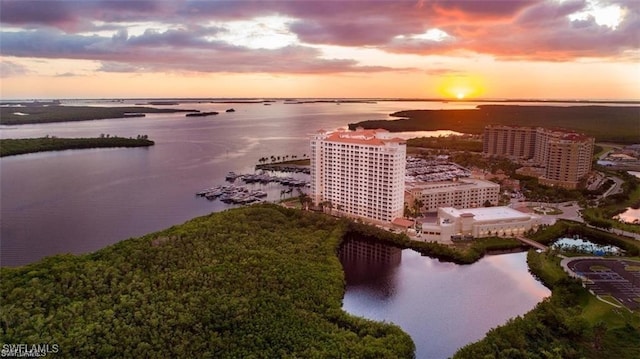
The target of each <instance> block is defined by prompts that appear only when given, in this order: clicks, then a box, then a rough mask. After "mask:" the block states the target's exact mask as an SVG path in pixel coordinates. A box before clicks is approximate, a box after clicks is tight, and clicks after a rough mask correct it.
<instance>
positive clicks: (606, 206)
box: [582, 171, 640, 233]
mask: <svg viewBox="0 0 640 359" xmlns="http://www.w3.org/2000/svg"><path fill="white" fill-rule="evenodd" d="M615 175H616V176H618V177H620V178H622V179H623V180H624V183H623V184H622V193H618V194H614V195H611V196H608V197H606V198H605V199H603V200H602V201H600V203H599V204H598V206H597V207H596V206H593V207H589V208H585V209H584V210H583V211H582V216H583V218H584V220H585V222H587V223H589V224H591V225H593V226H595V227H599V228H605V229H606V228H611V227H615V228H619V229H622V230H625V231H629V232H635V233H640V225H638V224H629V223H622V222H620V221H617V220H615V219H613V217H614V216H616V215H617V214H619V213H621V212H624V211H625V210H626V209H627V208H628V207H631V208H640V180H638V178H636V177H635V176H632V175H630V174H628V173H627V172H625V171H618V172H616V174H615Z"/></svg>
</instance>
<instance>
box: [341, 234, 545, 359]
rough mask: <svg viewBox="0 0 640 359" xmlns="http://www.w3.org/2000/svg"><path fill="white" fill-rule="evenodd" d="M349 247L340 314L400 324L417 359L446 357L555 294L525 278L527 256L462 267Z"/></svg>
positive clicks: (385, 249)
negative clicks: (346, 313)
mask: <svg viewBox="0 0 640 359" xmlns="http://www.w3.org/2000/svg"><path fill="white" fill-rule="evenodd" d="M345 247H347V248H346V249H345V248H344V247H343V249H342V252H341V255H340V258H341V262H342V264H343V267H344V269H345V276H346V281H347V287H346V293H345V297H344V301H343V309H345V310H346V311H347V312H349V313H351V314H355V315H358V316H363V317H365V318H369V319H374V320H378V321H387V322H392V323H395V324H397V325H399V326H400V327H401V328H402V329H403V330H404V331H406V332H407V333H409V335H411V337H412V338H413V340H414V342H415V344H416V358H425V359H426V358H429V359H442V358H448V357H450V356H452V355H453V354H454V353H455V352H456V350H457V349H459V348H460V347H462V346H464V345H466V344H469V343H471V342H474V341H477V340H480V339H482V338H483V337H484V336H485V334H486V332H487V331H488V330H489V329H491V328H494V327H496V326H499V325H502V324H505V323H506V322H507V321H508V320H509V319H510V318H513V317H515V316H518V315H523V314H524V313H526V312H528V311H529V310H531V309H532V308H533V307H534V306H535V305H536V304H537V303H538V302H539V301H541V300H542V299H543V298H545V297H547V296H549V295H550V291H549V290H548V289H547V288H546V287H544V286H543V285H542V284H541V283H540V282H538V281H537V280H536V279H535V278H533V277H532V276H531V274H530V273H529V272H528V268H527V264H526V253H525V252H521V253H512V254H501V255H489V256H486V257H484V258H482V259H481V260H480V261H478V262H476V263H474V264H471V265H464V266H461V265H456V264H452V263H445V262H440V261H438V260H437V259H432V258H429V257H423V256H421V255H420V254H419V253H417V252H415V251H413V250H410V249H405V250H400V249H397V248H393V247H389V246H385V245H380V244H368V243H366V242H364V243H363V242H355V243H354V242H351V243H347V244H345Z"/></svg>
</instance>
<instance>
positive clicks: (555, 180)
mask: <svg viewBox="0 0 640 359" xmlns="http://www.w3.org/2000/svg"><path fill="white" fill-rule="evenodd" d="M593 146H594V139H593V138H592V137H587V136H585V135H582V134H579V133H575V132H571V131H562V130H549V129H545V128H541V127H521V126H502V125H490V126H486V127H485V129H484V142H483V152H484V154H486V155H495V156H504V157H508V158H511V159H517V160H529V161H530V164H533V165H535V166H538V167H540V168H541V175H540V176H539V179H540V183H542V184H545V185H548V186H558V187H564V188H569V189H573V188H577V187H578V183H579V182H580V180H581V179H582V178H583V177H584V176H586V175H587V174H588V173H589V172H590V171H591V162H592V155H593Z"/></svg>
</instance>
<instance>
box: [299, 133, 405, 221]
mask: <svg viewBox="0 0 640 359" xmlns="http://www.w3.org/2000/svg"><path fill="white" fill-rule="evenodd" d="M406 153H407V145H406V142H405V141H404V140H402V139H400V138H396V137H394V136H393V135H392V134H391V133H389V132H388V131H386V130H364V129H362V128H358V129H356V130H355V131H346V130H338V131H334V132H325V131H320V132H318V133H317V134H315V135H314V136H313V137H312V139H311V198H312V200H313V201H314V203H315V204H316V205H317V204H320V203H330V206H331V208H332V210H335V211H338V212H339V213H341V214H342V215H346V216H350V217H360V218H366V219H369V220H373V221H379V222H391V221H393V219H394V218H398V217H402V215H403V211H404V181H405V171H406V170H405V166H406Z"/></svg>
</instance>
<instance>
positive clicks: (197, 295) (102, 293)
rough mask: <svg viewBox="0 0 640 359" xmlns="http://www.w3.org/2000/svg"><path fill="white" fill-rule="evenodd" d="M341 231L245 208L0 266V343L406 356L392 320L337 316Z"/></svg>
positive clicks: (269, 208)
mask: <svg viewBox="0 0 640 359" xmlns="http://www.w3.org/2000/svg"><path fill="white" fill-rule="evenodd" d="M345 230H346V226H345V224H344V222H343V221H336V220H335V219H333V218H331V217H329V216H325V215H321V214H316V213H310V212H304V211H299V210H292V209H285V208H282V207H279V206H275V205H256V206H251V207H245V208H237V209H232V210H229V211H225V212H219V213H214V214H211V215H209V216H205V217H200V218H196V219H193V220H191V221H189V222H186V223H184V224H182V225H179V226H174V227H171V228H169V229H167V230H164V231H161V232H157V233H152V234H149V235H146V236H143V237H140V238H134V239H129V240H125V241H122V242H119V243H117V244H115V245H113V246H110V247H107V248H104V249H102V250H100V251H97V252H95V253H92V254H87V255H81V256H72V255H58V256H53V257H49V258H46V259H44V260H42V261H40V262H37V263H34V264H30V265H27V266H23V267H18V268H2V269H0V279H1V283H0V309H1V310H0V341H2V342H3V343H50V344H58V345H59V348H60V353H59V355H61V356H63V357H74V358H81V357H84V358H90V357H145V358H169V357H171V358H187V357H188V358H194V357H215V358H251V357H253V358H258V357H260V358H287V357H289V358H293V357H306V358H308V357H311V358H328V357H334V358H338V357H351V358H411V357H413V355H414V345H413V342H412V341H411V338H410V337H409V336H408V335H406V334H405V333H404V332H402V331H401V330H400V329H399V328H398V327H396V326H394V325H390V324H385V323H376V322H373V321H369V320H365V319H361V318H356V317H353V316H351V315H348V314H347V313H345V312H344V311H342V309H341V306H342V297H343V294H344V274H343V272H342V267H341V265H340V263H339V261H338V258H337V256H336V250H337V248H338V245H339V243H340V241H341V239H342V237H343V235H344V232H345Z"/></svg>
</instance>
